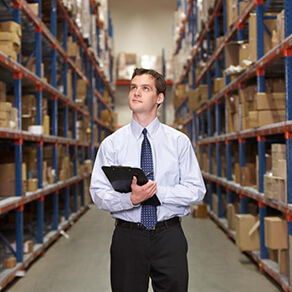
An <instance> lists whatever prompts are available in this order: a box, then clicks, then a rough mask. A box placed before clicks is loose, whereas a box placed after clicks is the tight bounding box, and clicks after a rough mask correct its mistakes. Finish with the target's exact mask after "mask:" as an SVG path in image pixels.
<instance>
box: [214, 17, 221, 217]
mask: <svg viewBox="0 0 292 292" xmlns="http://www.w3.org/2000/svg"><path fill="white" fill-rule="evenodd" d="M219 37H220V19H219V14H218V13H217V14H216V15H215V19H214V44H215V49H216V41H217V39H218V38H219ZM215 77H216V78H219V77H221V72H220V64H219V60H218V59H217V60H216V61H215ZM215 111H216V112H215V114H216V133H217V135H218V136H220V135H221V107H220V102H216V104H215ZM216 162H217V176H218V177H221V147H220V142H217V143H216ZM216 190H217V199H218V210H217V214H218V217H219V218H220V217H222V216H223V212H222V207H223V206H222V193H221V186H220V185H219V184H218V185H217V187H216Z"/></svg>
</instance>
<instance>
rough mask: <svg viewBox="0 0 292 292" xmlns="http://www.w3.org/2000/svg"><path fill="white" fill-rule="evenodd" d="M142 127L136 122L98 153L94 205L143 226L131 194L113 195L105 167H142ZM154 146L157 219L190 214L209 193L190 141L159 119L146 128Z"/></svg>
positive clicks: (108, 139)
mask: <svg viewBox="0 0 292 292" xmlns="http://www.w3.org/2000/svg"><path fill="white" fill-rule="evenodd" d="M142 130H143V127H142V126H141V125H139V124H138V123H137V122H136V121H135V120H134V119H132V120H131V123H130V124H128V125H126V126H124V127H122V128H120V129H119V130H117V131H115V132H114V133H113V134H111V135H110V136H108V137H106V138H105V139H104V140H103V142H102V143H101V145H100V148H99V150H98V153H97V156H96V159H95V163H94V168H93V171H92V176H91V184H90V193H91V197H92V200H93V202H94V203H95V204H96V205H97V206H98V207H99V208H100V209H103V210H107V211H110V212H111V214H112V217H114V218H119V219H123V220H126V221H130V222H140V218H141V205H140V204H139V205H133V204H132V202H131V200H130V195H131V193H119V192H116V191H114V189H113V188H112V186H111V184H110V182H109V181H108V179H107V177H106V176H105V174H104V173H103V171H102V169H101V167H102V166H111V165H123V166H131V167H140V159H141V144H142V141H143V134H142ZM147 137H148V140H149V142H150V144H151V149H152V155H153V167H154V180H155V181H156V183H157V193H156V195H157V197H158V199H159V201H160V203H161V205H160V206H158V207H157V219H158V221H163V220H167V219H170V218H172V217H175V216H180V217H181V216H186V215H188V214H189V213H190V207H189V205H192V204H196V203H198V202H200V201H202V200H203V198H204V195H205V192H206V189H205V184H204V181H203V178H202V175H201V171H200V168H199V165H198V161H197V158H196V156H195V153H194V149H193V147H192V144H191V141H190V139H189V138H188V137H187V136H186V135H185V134H183V133H181V132H179V131H177V130H175V129H173V128H171V127H169V126H166V125H164V124H161V123H160V122H159V120H158V119H157V118H156V119H155V120H153V121H152V123H151V124H149V125H148V126H147Z"/></svg>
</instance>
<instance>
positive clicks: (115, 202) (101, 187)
mask: <svg viewBox="0 0 292 292" xmlns="http://www.w3.org/2000/svg"><path fill="white" fill-rule="evenodd" d="M104 142H105V143H104ZM114 157H115V153H114V147H113V146H112V145H111V143H110V141H108V140H107V141H106V140H104V141H103V142H102V143H101V145H100V147H99V150H98V152H97V156H96V159H95V163H94V167H93V171H92V175H91V183H90V195H91V198H92V200H93V202H94V203H95V205H97V207H98V208H99V209H102V210H107V211H110V212H112V213H114V212H119V211H123V210H129V209H132V208H134V207H135V206H134V205H133V204H132V202H131V199H130V195H131V193H120V192H116V191H115V190H114V189H113V187H112V186H111V184H110V182H109V181H108V179H107V177H106V175H105V174H104V172H103V170H102V169H101V167H102V166H111V165H114V164H115V161H114Z"/></svg>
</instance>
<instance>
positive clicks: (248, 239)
mask: <svg viewBox="0 0 292 292" xmlns="http://www.w3.org/2000/svg"><path fill="white" fill-rule="evenodd" d="M235 218H236V219H235V220H236V225H235V226H236V238H235V242H236V245H237V246H238V247H239V249H240V250H241V251H252V250H259V249H260V235H259V228H258V227H259V221H257V219H256V217H255V216H253V215H250V214H237V215H235Z"/></svg>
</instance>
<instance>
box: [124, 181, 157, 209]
mask: <svg viewBox="0 0 292 292" xmlns="http://www.w3.org/2000/svg"><path fill="white" fill-rule="evenodd" d="M131 188H132V193H131V197H130V198H131V201H132V204H133V205H137V204H140V203H142V202H143V201H145V200H147V199H149V198H151V197H153V196H154V195H155V194H156V192H157V185H156V182H155V181H153V180H149V181H148V182H147V183H146V184H145V185H143V186H139V185H137V178H136V177H135V176H134V177H133V180H132V184H131Z"/></svg>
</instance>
